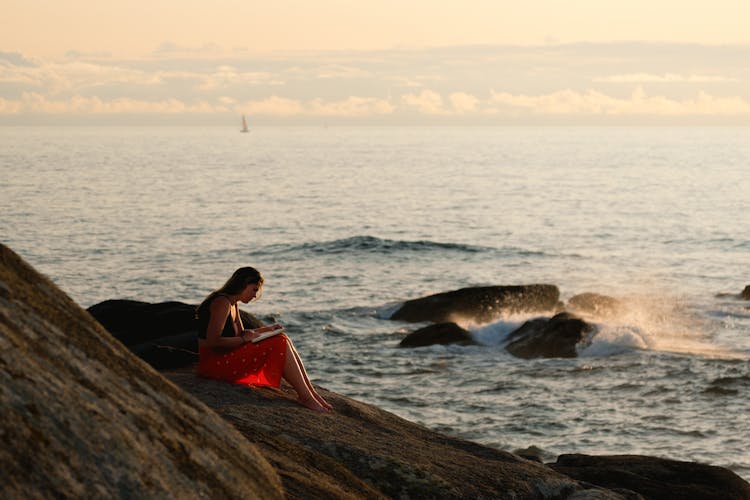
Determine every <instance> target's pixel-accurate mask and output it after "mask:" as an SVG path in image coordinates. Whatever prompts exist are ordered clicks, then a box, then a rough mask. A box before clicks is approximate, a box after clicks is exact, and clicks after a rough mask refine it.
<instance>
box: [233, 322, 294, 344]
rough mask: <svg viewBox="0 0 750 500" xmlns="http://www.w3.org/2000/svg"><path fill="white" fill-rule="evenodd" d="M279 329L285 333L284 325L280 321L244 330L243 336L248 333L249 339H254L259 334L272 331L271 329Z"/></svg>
mask: <svg viewBox="0 0 750 500" xmlns="http://www.w3.org/2000/svg"><path fill="white" fill-rule="evenodd" d="M277 330H278V331H279V333H285V332H284V327H283V326H281V325H280V324H278V323H275V324H273V325H268V326H262V327H260V328H253V329H249V330H243V331H242V334H243V336H244V335H247V338H248V339H249V340H253V339H255V338H257V337H258V336H259V335H261V334H263V333H266V332H270V331H277ZM243 338H244V337H243Z"/></svg>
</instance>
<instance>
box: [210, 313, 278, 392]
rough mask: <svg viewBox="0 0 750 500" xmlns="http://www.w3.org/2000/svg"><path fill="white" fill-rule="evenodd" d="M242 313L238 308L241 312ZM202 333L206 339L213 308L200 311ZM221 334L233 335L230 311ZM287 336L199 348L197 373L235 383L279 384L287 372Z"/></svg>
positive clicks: (275, 385) (276, 385) (274, 385)
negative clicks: (231, 345)
mask: <svg viewBox="0 0 750 500" xmlns="http://www.w3.org/2000/svg"><path fill="white" fill-rule="evenodd" d="M238 312H239V311H238ZM197 316H198V321H199V330H198V332H199V335H200V334H203V337H202V338H205V327H203V325H206V326H207V325H208V317H209V316H210V308H209V307H206V308H205V310H204V311H200V310H199V311H198V313H197ZM222 336H226V337H234V336H236V335H235V333H234V326H233V325H232V318H231V314H230V315H229V317H227V323H226V324H225V325H224V330H223V331H222ZM287 342H288V339H287V337H286V335H284V334H281V335H276V336H274V337H270V338H267V339H265V340H261V341H260V342H257V343H253V342H248V343H246V344H242V345H241V346H239V347H235V348H234V349H231V350H227V349H221V350H219V349H215V348H213V347H199V348H198V375H200V376H202V377H206V378H212V379H217V380H225V381H227V382H232V383H235V384H243V385H257V386H271V387H279V386H280V385H281V375H282V374H283V373H284V362H285V361H286V351H287V348H286V346H287Z"/></svg>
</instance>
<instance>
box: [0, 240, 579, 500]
mask: <svg viewBox="0 0 750 500" xmlns="http://www.w3.org/2000/svg"><path fill="white" fill-rule="evenodd" d="M0 283H2V284H3V286H2V287H0V288H1V289H2V292H1V293H0V408H2V418H0V443H1V444H2V445H1V446H0V471H2V473H0V476H1V477H2V481H0V498H219V497H221V498H250V497H254V498H266V497H270V498H278V499H281V498H283V491H282V488H281V481H280V479H279V477H278V475H277V473H276V472H275V470H274V469H273V468H272V467H271V465H270V464H269V463H268V461H266V459H265V458H264V457H263V456H261V455H260V453H259V452H258V450H257V448H256V447H255V446H254V445H252V444H251V443H250V442H248V441H247V439H245V437H244V436H242V434H240V433H239V432H238V431H237V430H236V429H235V428H234V427H232V426H231V425H230V424H228V423H227V422H226V421H224V420H223V419H221V418H220V417H219V416H218V415H216V413H214V412H213V411H211V410H210V409H208V408H207V407H206V406H205V405H203V404H202V403H200V401H198V400H197V399H196V398H193V397H191V396H189V395H188V394H186V393H185V392H183V391H182V390H180V389H179V388H178V387H176V386H175V385H174V384H171V383H170V382H168V381H167V380H165V379H164V378H163V377H162V376H161V375H159V374H158V373H157V372H156V371H154V370H153V369H151V368H150V367H149V366H148V365H147V364H146V363H144V362H143V361H141V360H139V359H138V358H137V357H135V356H133V355H132V354H131V353H130V352H128V350H127V349H126V348H125V347H123V345H122V344H121V343H120V342H118V341H116V340H115V339H114V338H112V336H111V335H109V334H108V333H107V332H106V331H105V330H104V329H103V328H102V326H101V325H100V324H99V323H97V322H96V321H94V320H93V319H92V317H91V316H90V315H89V314H87V313H86V312H85V311H84V310H83V309H81V308H80V307H79V306H78V305H77V304H75V303H74V302H73V301H72V300H70V298H69V297H68V296H67V295H65V294H64V293H63V292H62V291H60V290H59V289H58V288H57V287H56V286H55V285H54V284H53V283H52V282H50V281H49V280H47V279H46V278H44V277H43V276H41V275H40V274H39V273H37V272H36V271H35V270H34V269H33V268H31V267H30V266H29V265H28V264H27V263H26V262H24V261H23V260H22V259H21V258H20V257H19V256H18V255H16V254H15V253H13V251H12V250H10V249H9V248H8V247H6V246H4V245H2V244H0ZM566 479H567V478H566Z"/></svg>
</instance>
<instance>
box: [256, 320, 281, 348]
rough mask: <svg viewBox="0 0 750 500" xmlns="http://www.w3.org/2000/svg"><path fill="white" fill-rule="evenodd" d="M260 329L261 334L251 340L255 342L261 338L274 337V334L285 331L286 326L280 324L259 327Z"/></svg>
mask: <svg viewBox="0 0 750 500" xmlns="http://www.w3.org/2000/svg"><path fill="white" fill-rule="evenodd" d="M258 330H260V331H261V334H260V335H258V336H257V337H255V338H254V339H253V340H252V341H251V342H252V343H253V344H255V343H257V342H260V341H261V340H266V339H267V338H269V337H273V336H274V335H278V334H280V333H284V327H283V326H281V325H279V324H276V325H271V326H268V327H263V328H259V329H258Z"/></svg>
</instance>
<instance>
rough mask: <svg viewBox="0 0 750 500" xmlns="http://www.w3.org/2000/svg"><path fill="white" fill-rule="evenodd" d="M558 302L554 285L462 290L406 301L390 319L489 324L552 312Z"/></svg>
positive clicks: (558, 297)
mask: <svg viewBox="0 0 750 500" xmlns="http://www.w3.org/2000/svg"><path fill="white" fill-rule="evenodd" d="M559 299H560V290H558V289H557V287H556V286H555V285H517V286H485V287H471V288H461V289H459V290H453V291H451V292H444V293H438V294H435V295H430V296H427V297H422V298H419V299H414V300H407V301H406V302H404V304H403V305H402V306H401V307H400V308H399V309H398V310H397V311H396V312H395V313H393V315H392V316H391V319H392V320H400V321H409V322H413V323H418V322H422V321H430V322H433V323H441V322H456V321H460V320H462V319H468V320H473V321H476V322H479V323H486V322H489V321H492V320H494V319H496V318H498V317H501V316H503V315H504V314H513V313H519V312H538V311H552V310H554V309H555V307H557V305H558V301H559Z"/></svg>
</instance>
